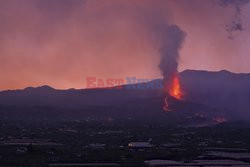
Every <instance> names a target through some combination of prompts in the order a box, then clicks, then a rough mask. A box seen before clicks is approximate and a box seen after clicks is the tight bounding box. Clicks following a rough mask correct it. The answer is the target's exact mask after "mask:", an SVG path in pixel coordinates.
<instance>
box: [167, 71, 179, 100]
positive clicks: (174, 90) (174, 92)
mask: <svg viewBox="0 0 250 167" xmlns="http://www.w3.org/2000/svg"><path fill="white" fill-rule="evenodd" d="M168 93H169V94H170V96H173V97H174V98H176V99H179V100H180V99H181V98H182V92H181V85H180V81H179V78H178V76H177V75H175V77H174V79H173V81H172V85H171V87H170V90H169V92H168Z"/></svg>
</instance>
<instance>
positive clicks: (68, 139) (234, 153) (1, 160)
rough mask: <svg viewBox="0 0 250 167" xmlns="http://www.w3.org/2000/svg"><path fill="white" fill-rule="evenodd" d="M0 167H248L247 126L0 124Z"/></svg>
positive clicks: (108, 122) (112, 121) (125, 122)
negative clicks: (233, 166)
mask: <svg viewBox="0 0 250 167" xmlns="http://www.w3.org/2000/svg"><path fill="white" fill-rule="evenodd" d="M0 131H1V133H0V166H5V167H6V166H7V167H8V166H18V167H19V166H23V167H29V166H31V167H33V166H37V167H39V166H230V165H233V164H234V165H235V166H250V152H249V149H250V124H249V123H243V122H235V123H222V124H217V125H212V126H209V127H170V126H164V125H159V124H149V123H146V122H138V121H136V120H133V119H130V118H128V119H126V120H116V119H112V118H107V119H99V120H97V119H90V118H88V119H85V120H74V121H73V120H71V121H67V120H61V121H56V122H48V121H25V122H22V121H5V120H2V121H1V122H0Z"/></svg>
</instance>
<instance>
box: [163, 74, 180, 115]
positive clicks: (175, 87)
mask: <svg viewBox="0 0 250 167" xmlns="http://www.w3.org/2000/svg"><path fill="white" fill-rule="evenodd" d="M168 93H169V95H170V96H172V97H174V98H176V99H178V100H181V99H182V91H181V85H180V81H179V78H178V76H177V75H176V76H175V77H174V79H173V81H172V83H171V86H170V89H169V90H168ZM163 110H164V111H166V112H169V111H171V109H170V107H169V104H168V96H166V97H165V99H164V105H163Z"/></svg>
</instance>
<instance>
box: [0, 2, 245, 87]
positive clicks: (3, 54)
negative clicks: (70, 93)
mask: <svg viewBox="0 0 250 167" xmlns="http://www.w3.org/2000/svg"><path fill="white" fill-rule="evenodd" d="M248 2H249V1H248V0H131V1H130V0H105V1H104V0H103V1H101V0H22V1H20V0H0V90H4V89H17V88H24V87H27V86H39V85H44V84H47V85H50V86H52V87H55V88H61V89H65V88H72V87H74V88H84V86H85V84H86V80H85V78H86V77H89V76H95V77H100V78H125V77H127V76H129V77H131V76H135V77H137V78H148V79H153V78H160V77H161V73H160V70H159V68H158V64H159V61H160V54H159V43H158V41H157V40H155V39H154V37H153V33H152V27H154V31H156V30H157V26H158V25H162V24H169V25H171V24H176V25H178V27H179V28H180V29H181V30H182V31H184V32H185V33H186V37H185V41H184V43H183V44H182V48H181V50H180V60H179V68H178V69H179V71H182V70H185V69H199V70H213V71H215V70H222V69H226V70H229V71H232V72H246V73H248V72H249V73H250V65H249V62H250V56H249V53H250V47H249V45H250V36H249V30H250V29H249V28H250V27H249V26H250V22H249V20H250V3H248Z"/></svg>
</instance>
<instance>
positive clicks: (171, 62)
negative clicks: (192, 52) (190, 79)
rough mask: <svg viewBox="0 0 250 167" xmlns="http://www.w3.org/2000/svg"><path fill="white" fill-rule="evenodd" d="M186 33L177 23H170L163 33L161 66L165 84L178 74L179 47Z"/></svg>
mask: <svg viewBox="0 0 250 167" xmlns="http://www.w3.org/2000/svg"><path fill="white" fill-rule="evenodd" d="M185 36H186V34H185V32H183V31H182V30H181V29H180V28H179V27H178V26H177V25H170V26H168V27H167V28H166V31H165V32H164V33H163V34H162V46H161V48H160V53H161V61H160V64H159V68H160V70H161V72H162V75H163V78H164V82H165V84H167V85H169V82H170V81H172V79H173V77H174V75H176V74H177V68H178V59H179V49H180V48H181V46H182V43H183V41H184V38H185Z"/></svg>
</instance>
